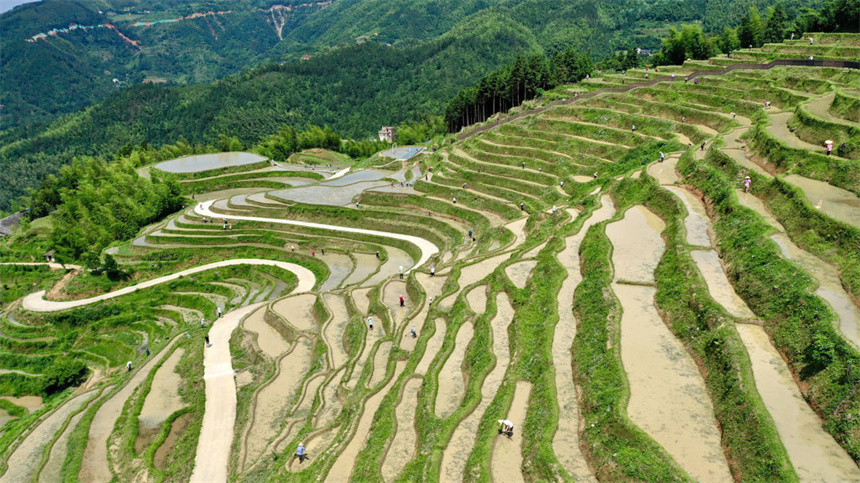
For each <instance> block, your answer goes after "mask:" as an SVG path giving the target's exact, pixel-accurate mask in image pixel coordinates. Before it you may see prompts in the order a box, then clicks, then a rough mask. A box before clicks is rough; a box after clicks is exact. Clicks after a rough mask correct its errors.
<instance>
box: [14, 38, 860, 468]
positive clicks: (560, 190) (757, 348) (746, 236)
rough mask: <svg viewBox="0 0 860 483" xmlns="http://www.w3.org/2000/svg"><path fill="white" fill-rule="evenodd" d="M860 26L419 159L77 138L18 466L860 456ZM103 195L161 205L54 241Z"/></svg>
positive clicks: (23, 316) (36, 339) (39, 237)
mask: <svg viewBox="0 0 860 483" xmlns="http://www.w3.org/2000/svg"><path fill="white" fill-rule="evenodd" d="M809 38H812V39H813V40H814V43H810V42H809V41H808V39H809ZM858 49H860V34H856V33H855V34H830V33H814V32H813V33H805V34H804V35H803V39H797V40H795V41H786V42H782V43H770V44H765V45H764V46H763V47H762V48H761V49H750V50H740V51H737V52H735V53H734V54H733V55H732V56H731V57H728V56H717V57H714V58H712V59H708V60H703V61H689V62H686V63H685V64H684V65H681V66H661V67H659V71H655V70H654V69H648V70H646V69H644V68H643V69H629V70H627V71H626V72H625V73H624V74H621V73H603V74H599V75H593V76H591V77H589V78H588V79H585V80H584V81H583V82H581V83H577V84H568V85H562V86H558V87H556V89H555V90H554V91H553V92H552V93H550V94H549V95H547V96H545V98H544V99H542V100H540V101H528V102H526V103H524V104H523V105H521V106H518V107H516V108H514V109H512V110H511V112H508V113H505V114H496V115H495V116H494V117H493V118H491V119H490V120H489V121H488V122H486V123H482V124H478V125H470V126H467V127H465V128H464V129H463V130H461V131H460V132H458V133H456V134H455V135H450V136H448V137H447V138H446V139H445V141H444V142H443V143H441V144H440V145H438V146H437V147H438V149H436V150H435V152H423V153H420V154H417V156H415V157H410V158H408V159H395V158H392V157H388V156H387V154H390V155H393V153H391V152H384V153H381V154H379V155H375V156H373V157H370V158H368V159H365V160H363V161H361V162H360V163H356V164H351V163H350V162H349V161H347V160H346V158H344V157H343V156H342V155H339V154H337V153H332V152H327V151H325V150H322V149H314V150H310V151H304V152H301V153H299V154H296V155H295V156H294V157H293V158H292V159H293V160H294V161H296V164H291V163H282V162H272V161H271V160H267V159H265V158H261V157H259V156H256V155H249V154H242V153H218V154H208V155H202V156H189V157H181V158H178V159H175V160H170V161H165V162H161V163H158V164H154V165H151V166H147V167H146V168H143V169H140V170H138V171H134V170H133V169H132V168H131V167H130V166H129V165H127V164H118V163H112V164H107V163H99V162H95V161H93V162H90V163H89V164H86V163H76V164H73V165H72V168H74V169H76V170H78V171H76V172H78V173H81V174H78V175H75V176H74V179H75V180H80V181H79V182H78V183H77V184H75V183H72V185H71V186H70V187H68V188H66V189H63V190H61V196H65V197H66V198H67V199H66V200H65V202H64V203H63V205H62V207H61V208H60V209H58V210H57V211H55V212H54V213H53V214H51V215H50V216H49V217H47V218H43V219H38V220H35V221H34V222H32V223H31V224H28V223H26V222H25V224H24V226H23V227H22V228H21V230H20V231H19V232H17V233H16V234H15V235H13V236H12V237H11V238H6V239H3V240H0V263H2V264H0V276H2V278H3V280H4V292H3V297H2V299H0V303H2V305H0V329H2V332H0V347H2V348H3V352H2V353H0V396H2V398H0V401H2V402H0V425H2V431H3V433H2V435H0V478H2V479H3V480H4V481H6V480H8V481H31V480H37V481H61V480H62V481H96V480H97V481H109V480H111V479H117V480H119V481H162V480H171V479H172V480H175V481H219V482H221V481H289V482H307V483H310V482H316V481H335V482H340V481H386V482H392V481H443V482H448V481H465V482H477V481H493V482H510V481H515V482H523V483H526V482H528V483H531V482H544V481H559V482H561V481H685V482H686V481H690V482H692V481H713V482H725V481H738V482H741V481H813V480H819V479H820V480H825V481H857V480H860V466H858V461H860V431H858V423H857V417H856V415H857V414H858V411H860V397H858V394H857V391H856V387H858V384H860V373H858V372H857V370H856V367H857V361H858V360H860V304H858V300H860V217H858V213H860V211H858V210H857V206H858V205H860V198H858V196H860V150H858V147H860V124H858V122H857V120H858V118H860V64H857V62H856V60H857V58H858V57H860V56H858ZM763 55H766V56H767V58H768V59H770V58H777V59H780V58H783V59H784V58H794V57H797V59H795V61H794V62H783V63H782V64H784V65H780V64H779V63H775V64H766V65H765V64H760V63H757V62H756V59H758V58H759V57H761V56H763ZM810 55H813V56H814V57H816V58H817V57H819V56H821V57H827V60H824V59H819V60H814V61H811V62H810V61H808V60H805V59H808V57H809V56H810ZM634 126H635V127H634ZM828 140H830V141H832V142H833V145H834V148H833V150H832V152H830V153H828V150H827V148H826V143H825V141H828ZM298 163H302V164H298ZM70 169H71V168H67V173H68V172H70V171H69V170H70ZM136 173H141V174H144V175H145V176H146V177H145V178H143V177H138V176H137V174H136ZM746 180H749V181H746ZM72 181H74V180H72ZM114 186H119V187H117V188H112V187H114ZM111 189H115V190H117V191H110V190H111ZM126 191H129V192H132V193H133V195H130V196H122V192H126ZM177 194H181V195H182V196H183V200H184V203H185V204H186V206H185V207H183V208H181V209H179V210H178V211H176V212H174V213H173V214H170V215H168V216H166V217H165V218H163V219H160V220H158V221H155V222H154V223H151V224H149V225H146V226H144V225H145V224H146V223H149V222H150V221H151V219H149V218H146V217H145V216H141V215H152V216H161V214H162V213H160V212H159V210H160V209H166V210H167V211H173V210H174V209H175V207H176V205H175V203H177V199H176V195H177ZM108 204H110V205H111V206H110V208H109V210H108V211H110V217H107V215H106V214H105V213H103V212H102V211H103V210H102V209H101V207H103V206H106V205H108ZM171 204H173V205H171ZM144 205H146V206H144ZM168 205H171V206H170V207H168ZM75 213H78V214H81V215H82V216H85V217H86V222H87V223H92V222H93V221H96V222H97V221H98V219H99V217H100V216H105V218H104V219H105V220H110V221H108V222H106V224H107V225H110V226H109V227H103V228H104V229H105V230H107V229H108V228H110V229H116V228H120V229H121V228H123V226H121V225H122V220H123V219H124V218H127V219H129V220H132V221H135V222H136V223H138V225H135V226H143V228H141V229H140V230H139V231H137V232H136V233H134V234H127V235H126V236H122V237H119V238H120V239H121V240H120V241H117V242H114V243H113V245H112V246H110V247H109V248H107V249H106V250H105V251H104V252H103V253H101V254H100V255H101V256H95V257H92V256H89V257H83V258H84V260H83V263H85V264H87V265H88V266H89V268H97V270H94V271H90V270H89V268H85V267H79V266H76V265H71V264H70V263H68V262H70V260H65V261H66V262H67V264H66V265H61V264H60V263H56V262H55V263H51V264H46V263H41V260H42V257H43V254H45V253H46V252H47V251H48V250H49V249H50V248H52V247H54V248H60V249H59V250H57V251H55V252H49V255H52V256H57V257H61V256H62V255H63V254H65V253H66V251H64V250H62V249H61V248H62V247H60V246H58V245H60V244H62V243H64V242H63V240H64V238H63V237H64V236H65V234H64V233H54V234H51V230H52V226H61V227H68V226H74V225H73V224H72V225H70V224H69V218H70V217H71V218H73V217H74V216H75ZM115 225H120V226H119V227H117V226H115ZM66 239H68V238H66ZM52 243H53V245H52ZM59 261H60V262H62V261H63V260H59ZM43 291H47V293H46V292H43ZM75 361H77V363H76V362H75ZM127 363H130V364H131V367H128V366H126V364H127ZM505 420H510V422H511V423H512V426H511V428H510V429H511V431H510V433H509V434H506V435H503V433H502V430H503V429H506V428H502V427H500V424H499V422H500V421H505ZM299 448H302V450H303V451H304V450H305V449H306V450H307V454H306V455H305V456H307V458H299V457H297V456H296V451H297V450H298V449H299Z"/></svg>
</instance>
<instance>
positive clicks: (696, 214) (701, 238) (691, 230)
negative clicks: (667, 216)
mask: <svg viewBox="0 0 860 483" xmlns="http://www.w3.org/2000/svg"><path fill="white" fill-rule="evenodd" d="M666 189H667V190H669V191H671V192H672V193H673V194H674V195H675V196H677V197H678V198H680V199H681V201H682V202H683V203H684V206H685V207H686V208H687V217H686V218H685V219H684V227H686V229H687V244H689V245H695V246H700V247H710V246H711V237H710V236H708V228H710V226H711V223H710V220H709V219H708V212H707V211H705V205H704V204H702V201H701V200H699V199H698V198H696V197H695V196H693V194H692V193H690V192H689V191H687V190H685V189H683V188H678V187H675V186H667V187H666Z"/></svg>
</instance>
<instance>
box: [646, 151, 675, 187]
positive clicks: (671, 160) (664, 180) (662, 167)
mask: <svg viewBox="0 0 860 483" xmlns="http://www.w3.org/2000/svg"><path fill="white" fill-rule="evenodd" d="M679 159H680V156H678V155H675V154H673V155H671V156H667V157H666V160H665V161H663V162H662V163H660V162H657V163H652V164H651V165H649V166H648V174H649V175H651V176H652V177H653V178H655V179H656V180H657V181H658V182H659V183H660V184H662V185H669V184H675V181H679V180H680V179H681V178H679V177H678V174H677V173H676V172H675V169H676V168H677V166H678V160H679Z"/></svg>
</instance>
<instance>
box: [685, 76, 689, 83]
mask: <svg viewBox="0 0 860 483" xmlns="http://www.w3.org/2000/svg"><path fill="white" fill-rule="evenodd" d="M689 80H690V76H688V75H685V76H684V84H686V83H687V82H688V81H689Z"/></svg>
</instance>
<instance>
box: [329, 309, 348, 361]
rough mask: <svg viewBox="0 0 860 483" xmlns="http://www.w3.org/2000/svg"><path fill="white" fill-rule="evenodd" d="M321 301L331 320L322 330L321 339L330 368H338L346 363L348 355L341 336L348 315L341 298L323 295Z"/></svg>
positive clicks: (344, 329) (344, 330)
mask: <svg viewBox="0 0 860 483" xmlns="http://www.w3.org/2000/svg"><path fill="white" fill-rule="evenodd" d="M323 301H324V302H325V304H326V306H327V307H328V309H329V311H330V312H331V314H332V318H331V320H329V322H328V323H327V324H326V326H325V327H324V328H323V337H324V338H325V342H326V345H328V352H329V357H330V359H331V367H332V368H338V367H340V366H342V365H343V364H345V363H346V361H347V359H348V354H347V353H346V348H345V347H344V345H343V336H344V333H345V332H346V326H347V324H348V323H349V313H348V312H347V309H346V301H344V299H343V296H341V295H333V294H329V293H327V294H323Z"/></svg>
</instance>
